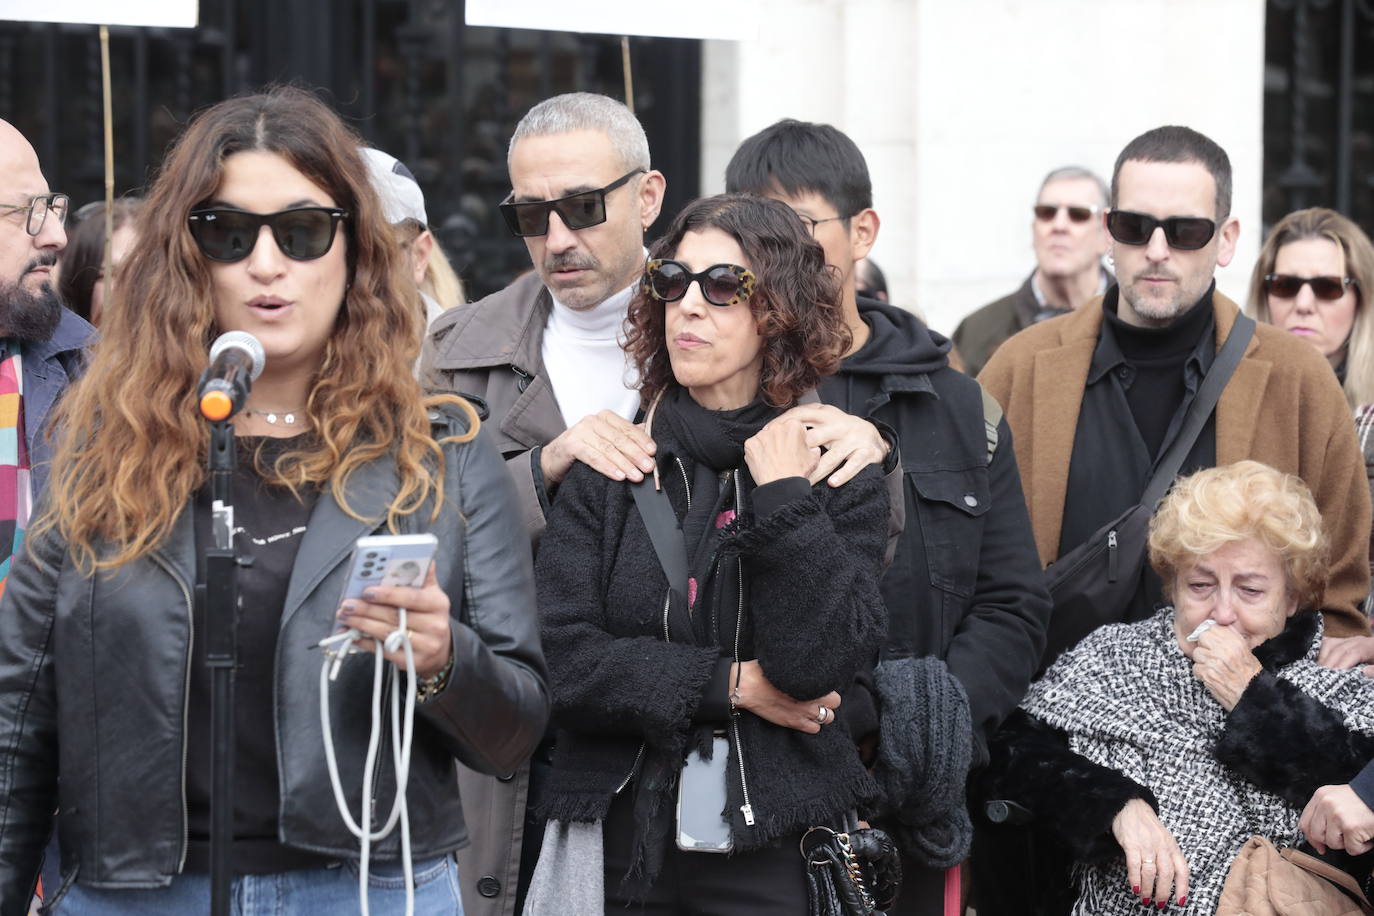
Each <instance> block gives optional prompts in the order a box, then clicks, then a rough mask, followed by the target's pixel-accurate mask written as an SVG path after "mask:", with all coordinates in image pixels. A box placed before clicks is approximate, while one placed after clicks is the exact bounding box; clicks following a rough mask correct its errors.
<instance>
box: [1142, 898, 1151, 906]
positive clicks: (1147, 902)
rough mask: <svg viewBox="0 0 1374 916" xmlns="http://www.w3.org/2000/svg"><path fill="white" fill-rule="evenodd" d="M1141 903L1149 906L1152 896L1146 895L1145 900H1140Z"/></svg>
mask: <svg viewBox="0 0 1374 916" xmlns="http://www.w3.org/2000/svg"><path fill="white" fill-rule="evenodd" d="M1140 905H1141V906H1149V905H1150V898H1149V897H1146V898H1145V899H1144V900H1142V901H1140Z"/></svg>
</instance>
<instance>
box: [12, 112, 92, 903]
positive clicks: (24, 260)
mask: <svg viewBox="0 0 1374 916" xmlns="http://www.w3.org/2000/svg"><path fill="white" fill-rule="evenodd" d="M67 209H68V203H67V195H65V194H54V193H52V192H51V191H50V190H49V189H48V182H47V180H46V179H45V178H44V177H43V170H42V168H41V167H40V166H39V163H38V154H37V153H36V152H35V151H34V148H33V146H32V144H30V143H29V141H28V140H26V139H25V138H24V135H23V134H21V133H20V132H19V131H18V130H16V129H15V127H14V126H13V125H12V124H10V123H9V122H7V121H4V120H0V594H3V592H4V587H5V581H6V580H7V579H8V577H9V571H10V561H11V559H12V557H13V555H14V553H15V551H17V550H18V548H19V545H20V543H22V541H23V536H24V529H25V527H26V526H27V524H28V521H29V518H28V516H29V509H30V507H31V506H33V504H34V502H35V501H36V500H37V499H38V496H39V494H40V493H42V491H43V487H44V485H45V484H46V483H47V475H48V460H49V457H50V453H51V443H50V441H49V439H48V437H47V436H46V435H44V432H45V430H44V425H45V423H46V422H47V418H48V413H49V411H50V410H51V409H52V406H53V404H54V403H55V402H56V401H57V399H58V397H59V396H60V395H61V394H62V392H63V391H64V390H65V389H66V387H67V384H68V383H69V382H71V381H72V380H74V379H75V378H76V376H77V375H78V374H80V372H81V369H82V366H83V363H84V359H85V347H86V345H87V343H89V342H90V340H91V338H92V336H93V334H94V329H93V328H92V327H91V326H90V325H89V324H87V323H86V322H85V321H84V320H83V319H81V318H80V317H79V316H77V315H76V313H74V312H72V311H70V310H69V309H65V308H63V307H62V304H61V301H60V300H59V299H58V296H57V292H56V285H57V284H56V282H55V280H54V277H53V271H54V268H55V267H56V266H57V256H58V255H59V254H60V253H61V251H62V249H63V248H65V247H66V246H67V233H66V230H65V229H64V228H63V224H64V223H65V222H66V219H67ZM46 855H47V860H46V861H45V862H44V867H43V877H44V878H45V880H46V881H48V882H49V884H51V883H53V882H55V881H56V880H57V879H58V875H59V871H58V867H57V861H56V859H57V843H56V841H55V840H54V841H53V842H51V843H49V844H48V850H47V854H46Z"/></svg>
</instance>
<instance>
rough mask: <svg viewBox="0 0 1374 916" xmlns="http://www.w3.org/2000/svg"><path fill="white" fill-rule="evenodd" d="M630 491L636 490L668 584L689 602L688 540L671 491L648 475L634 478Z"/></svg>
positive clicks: (641, 510)
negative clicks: (658, 487)
mask: <svg viewBox="0 0 1374 916" xmlns="http://www.w3.org/2000/svg"><path fill="white" fill-rule="evenodd" d="M630 492H631V493H633V494H634V498H635V506H636V507H637V508H638V509H639V517H640V518H642V519H643V520H644V527H645V528H647V529H649V540H650V541H652V542H653V545H654V553H656V554H658V562H659V564H660V565H662V567H663V573H664V575H666V576H667V577H668V587H669V588H670V589H672V591H673V594H674V595H676V596H677V597H678V599H679V600H680V601H681V606H682V607H686V606H687V541H686V539H685V538H683V536H682V529H681V528H680V527H679V526H678V523H677V513H675V512H674V511H673V505H672V503H670V502H668V494H667V493H664V492H663V491H662V490H659V489H656V488H655V487H654V478H653V477H652V476H646V477H645V478H644V479H643V480H641V481H639V482H638V483H635V482H630Z"/></svg>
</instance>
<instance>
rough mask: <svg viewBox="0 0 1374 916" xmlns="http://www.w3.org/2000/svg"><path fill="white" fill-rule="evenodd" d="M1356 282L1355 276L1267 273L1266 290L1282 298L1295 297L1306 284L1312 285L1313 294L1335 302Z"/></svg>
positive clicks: (1265, 277)
mask: <svg viewBox="0 0 1374 916" xmlns="http://www.w3.org/2000/svg"><path fill="white" fill-rule="evenodd" d="M1354 282H1355V279H1354V278H1353V277H1295V276H1293V275H1292V274H1265V275H1264V291H1265V292H1266V293H1268V294H1269V295H1271V296H1278V297H1279V298H1280V299H1294V298H1296V297H1297V295H1298V293H1300V292H1302V288H1303V287H1304V286H1310V287H1312V295H1313V296H1316V297H1317V298H1318V299H1325V300H1326V301H1327V302H1335V301H1336V300H1337V299H1339V298H1341V296H1344V295H1345V288H1346V287H1347V286H1350V285H1351V284H1352V283H1354Z"/></svg>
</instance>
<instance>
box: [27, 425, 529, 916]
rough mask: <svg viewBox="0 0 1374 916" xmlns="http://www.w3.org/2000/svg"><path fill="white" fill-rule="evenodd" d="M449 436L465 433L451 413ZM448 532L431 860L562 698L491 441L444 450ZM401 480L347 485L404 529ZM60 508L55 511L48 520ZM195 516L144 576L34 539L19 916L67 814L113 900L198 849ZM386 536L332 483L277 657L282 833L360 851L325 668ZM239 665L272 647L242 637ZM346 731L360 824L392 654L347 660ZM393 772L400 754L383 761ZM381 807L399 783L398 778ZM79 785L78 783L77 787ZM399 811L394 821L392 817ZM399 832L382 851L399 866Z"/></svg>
mask: <svg viewBox="0 0 1374 916" xmlns="http://www.w3.org/2000/svg"><path fill="white" fill-rule="evenodd" d="M431 419H432V420H433V421H434V422H435V423H436V432H437V434H439V435H444V436H446V435H450V434H452V433H459V432H462V431H463V429H464V428H465V427H464V426H461V425H457V426H455V425H454V424H456V423H460V422H461V421H459V420H456V419H454V420H452V421H451V422H450V421H445V419H444V416H443V415H442V414H440V413H437V412H435V413H432V414H431ZM443 451H444V455H445V459H446V461H447V464H446V469H445V471H446V477H445V491H446V492H445V494H444V502H443V505H442V507H441V510H440V512H439V515H438V518H437V519H434V520H432V521H431V509H430V507H429V506H428V505H426V506H423V507H421V508H420V509H419V510H418V511H417V512H415V513H414V514H413V515H411V516H409V517H408V518H409V522H408V526H413V527H410V530H411V531H413V532H419V531H431V532H433V533H434V534H435V535H436V536H437V537H438V539H439V545H440V549H439V553H438V555H437V556H436V560H435V569H436V574H437V577H438V581H439V585H440V587H441V588H443V590H444V591H445V593H446V594H448V596H449V598H450V600H451V604H452V609H451V613H452V616H453V622H452V633H453V652H454V664H453V674H452V676H451V678H450V680H449V683H448V686H447V687H446V689H445V690H444V691H443V692H442V693H441V694H439V695H438V696H437V697H435V698H432V699H431V700H429V701H428V702H426V703H424V704H423V705H421V706H417V708H416V725H415V743H414V748H413V751H412V757H411V769H410V781H409V789H408V791H407V798H408V800H409V803H410V818H411V835H412V842H413V855H414V857H415V858H416V859H422V858H426V857H433V856H437V855H442V854H445V853H449V852H452V851H453V850H455V849H457V848H459V847H461V846H463V845H465V844H466V842H467V830H466V827H465V825H464V822H463V812H462V804H461V801H460V800H459V797H458V793H457V791H456V789H455V787H454V759H455V758H457V759H459V760H461V761H463V762H464V763H465V764H467V765H468V766H470V767H473V768H475V769H478V770H481V771H483V772H488V773H505V772H509V771H510V770H511V769H513V768H514V767H516V766H518V765H519V764H520V763H521V762H522V761H523V760H524V759H525V758H526V757H527V756H528V755H529V753H530V752H531V751H532V750H533V749H534V747H535V745H536V744H537V743H538V741H539V739H540V737H541V736H542V734H543V731H544V726H545V723H546V721H547V717H548V709H549V695H548V687H547V683H546V673H545V668H544V660H543V655H542V653H541V652H540V648H539V639H538V630H537V628H536V622H535V616H534V589H533V581H532V572H531V568H530V566H531V562H530V554H529V540H528V536H527V534H526V532H525V529H524V527H523V526H522V524H521V522H520V519H519V516H518V514H517V513H515V512H513V511H512V507H513V506H514V505H515V492H514V486H513V484H512V483H511V480H510V476H509V474H508V473H507V472H506V468H505V466H504V464H503V463H502V461H501V458H500V455H498V454H497V452H496V449H495V448H494V446H493V444H492V442H491V440H490V438H489V437H488V436H487V435H486V434H485V433H482V434H479V435H478V437H477V438H476V439H475V440H474V441H472V442H470V443H467V444H452V443H450V444H445V445H444V446H443ZM397 485H398V477H397V470H396V464H395V461H394V460H392V459H391V458H390V457H386V458H381V459H378V460H376V461H373V462H371V463H369V464H367V465H364V466H363V467H361V468H359V469H358V470H357V471H355V472H354V474H353V475H352V477H351V478H350V479H349V485H348V493H349V501H350V504H351V506H352V508H353V509H354V510H355V511H356V512H357V513H358V514H359V515H361V516H363V517H364V518H372V519H376V518H381V519H383V520H384V519H385V516H386V506H387V505H388V504H389V503H390V502H391V500H392V498H393V497H394V496H395V494H396V488H397ZM41 509H42V505H41V504H40V511H41ZM192 522H193V519H192V516H191V511H190V509H189V507H188V509H187V510H186V511H185V512H183V513H182V515H181V517H180V518H179V520H178V521H177V523H176V526H175V528H174V529H173V531H172V535H171V537H170V538H169V539H168V540H167V542H166V543H164V544H162V545H161V546H159V547H158V548H156V549H154V550H153V551H151V552H150V553H148V554H145V555H144V556H142V557H140V558H138V559H136V560H133V561H131V562H129V563H126V564H125V565H123V566H121V567H119V568H117V569H115V570H113V571H110V572H103V573H99V574H97V575H95V576H85V575H82V574H81V573H80V572H79V571H78V570H77V569H76V567H75V566H74V565H73V563H72V560H71V558H70V557H69V556H68V554H67V550H66V547H65V545H64V544H63V543H62V540H61V538H60V537H58V536H57V535H56V534H53V533H48V534H46V535H40V536H37V537H34V538H32V539H31V540H30V542H29V547H30V549H29V550H26V551H25V553H24V554H23V555H21V556H19V557H16V558H15V564H14V568H13V570H12V572H11V573H10V577H9V580H8V583H7V585H6V588H5V594H4V599H3V601H2V602H0V913H3V914H5V916H10V914H24V913H27V912H28V907H29V903H30V901H31V899H32V894H33V888H34V883H35V881H36V879H37V874H38V866H39V860H40V858H41V856H42V853H43V845H44V843H46V842H47V839H48V836H49V834H50V833H51V830H52V823H53V811H54V809H57V808H59V806H60V811H59V813H58V817H57V820H58V826H59V829H58V836H59V838H60V841H61V844H62V863H63V870H64V871H65V872H66V877H67V879H68V880H70V878H72V877H73V872H75V874H74V877H75V879H76V880H78V881H80V882H81V883H82V884H86V885H89V886H92V887H100V888H134V887H147V888H152V887H162V886H166V885H167V884H168V883H169V882H170V881H171V879H172V877H173V876H174V875H176V874H177V873H178V872H180V870H181V867H182V861H183V859H184V856H185V853H186V810H185V804H186V802H185V792H184V788H183V787H184V782H185V772H184V767H185V746H184V745H185V733H186V723H185V716H186V704H187V680H186V679H187V676H188V669H189V666H190V661H191V653H192V652H193V651H198V650H199V649H200V642H199V638H200V636H199V634H193V633H192V632H191V601H192V597H191V596H192V589H193V585H194V583H195V578H196V555H195V538H194V536H193V533H192ZM379 529H380V531H381V532H384V531H385V523H384V521H383V523H382V524H378V523H377V522H375V521H372V522H366V521H360V520H359V519H357V518H355V517H353V516H351V515H349V514H348V513H346V512H344V511H343V509H342V508H341V507H340V506H339V504H338V503H337V502H336V501H335V500H334V498H333V496H332V495H331V494H330V493H329V491H328V489H326V490H325V491H324V492H322V493H321V494H320V497H319V499H318V501H317V502H316V504H315V507H314V508H313V510H312V512H311V516H310V521H309V526H308V529H307V531H306V532H305V534H304V535H302V541H301V545H300V548H299V551H298V552H297V555H296V561H295V565H294V567H293V571H292V576H291V583H290V587H289V589H288V591H287V597H286V603H285V606H284V608H283V612H282V623H281V636H280V639H279V641H278V645H277V657H276V662H275V667H276V680H275V684H274V689H275V691H276V720H275V722H266V723H263V727H264V728H275V729H276V730H277V748H278V751H277V769H278V777H279V780H280V786H281V811H280V819H279V823H278V833H279V839H280V841H281V842H282V843H283V844H285V845H287V846H291V847H293V848H296V849H302V850H308V851H312V852H317V853H322V854H325V855H329V856H333V857H337V858H356V857H357V850H358V841H357V840H356V839H355V838H354V837H353V835H352V834H351V833H349V832H348V830H347V827H346V826H345V825H344V823H343V821H342V819H341V818H340V816H339V813H338V811H337V809H336V808H335V803H334V797H333V791H332V789H331V788H330V782H329V776H328V773H327V772H326V769H325V762H324V750H323V744H322V733H321V728H320V717H319V672H320V662H321V655H320V653H319V651H318V650H315V649H313V648H311V646H313V644H314V643H316V642H317V641H318V640H320V639H321V638H323V637H325V636H328V635H329V634H330V633H331V632H333V630H334V628H335V619H334V614H335V611H336V610H337V609H338V602H339V596H340V594H341V592H342V588H343V584H344V579H345V578H346V575H347V567H348V558H349V556H350V553H351V551H352V548H353V542H354V541H355V540H356V539H357V538H358V537H361V536H363V535H370V534H374V533H380V532H379ZM239 651H240V652H251V651H252V646H246V645H240V646H239ZM332 690H333V691H334V692H333V693H332V695H331V705H332V709H333V713H334V719H333V732H334V741H335V746H336V748H337V751H338V760H339V766H340V771H341V777H342V781H343V784H344V786H345V787H346V789H347V790H348V792H349V803H350V805H351V807H352V810H353V811H354V812H355V813H356V812H357V811H358V808H359V799H360V797H361V789H362V768H363V757H364V751H365V750H366V747H367V741H368V737H369V731H370V723H369V721H368V717H367V715H366V712H365V710H366V709H367V708H368V707H369V704H370V702H371V693H372V662H371V657H370V656H369V657H366V658H364V657H361V656H360V657H358V658H355V659H351V660H349V661H348V662H347V663H345V664H344V665H343V667H342V669H341V671H340V673H339V677H338V680H337V681H336V682H335V683H334V686H333V688H332ZM381 757H382V759H383V760H387V759H389V752H387V751H386V750H383V751H382V752H381ZM379 772H380V774H381V775H380V778H379V781H378V789H377V793H376V795H375V797H376V798H378V799H380V802H379V807H382V806H385V805H389V804H390V800H391V799H392V798H393V797H394V794H395V791H394V779H392V774H391V770H390V768H389V767H387V766H380V767H379ZM59 775H60V777H61V780H60V785H59V779H58V777H59ZM383 810H384V808H383ZM399 853H400V836H399V831H397V832H395V833H392V834H391V836H389V837H387V838H386V839H385V840H383V841H382V842H381V843H379V844H377V845H375V846H374V850H373V854H374V855H375V856H376V857H377V858H378V859H379V860H387V859H392V860H394V859H396V858H397V857H398V856H399Z"/></svg>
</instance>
